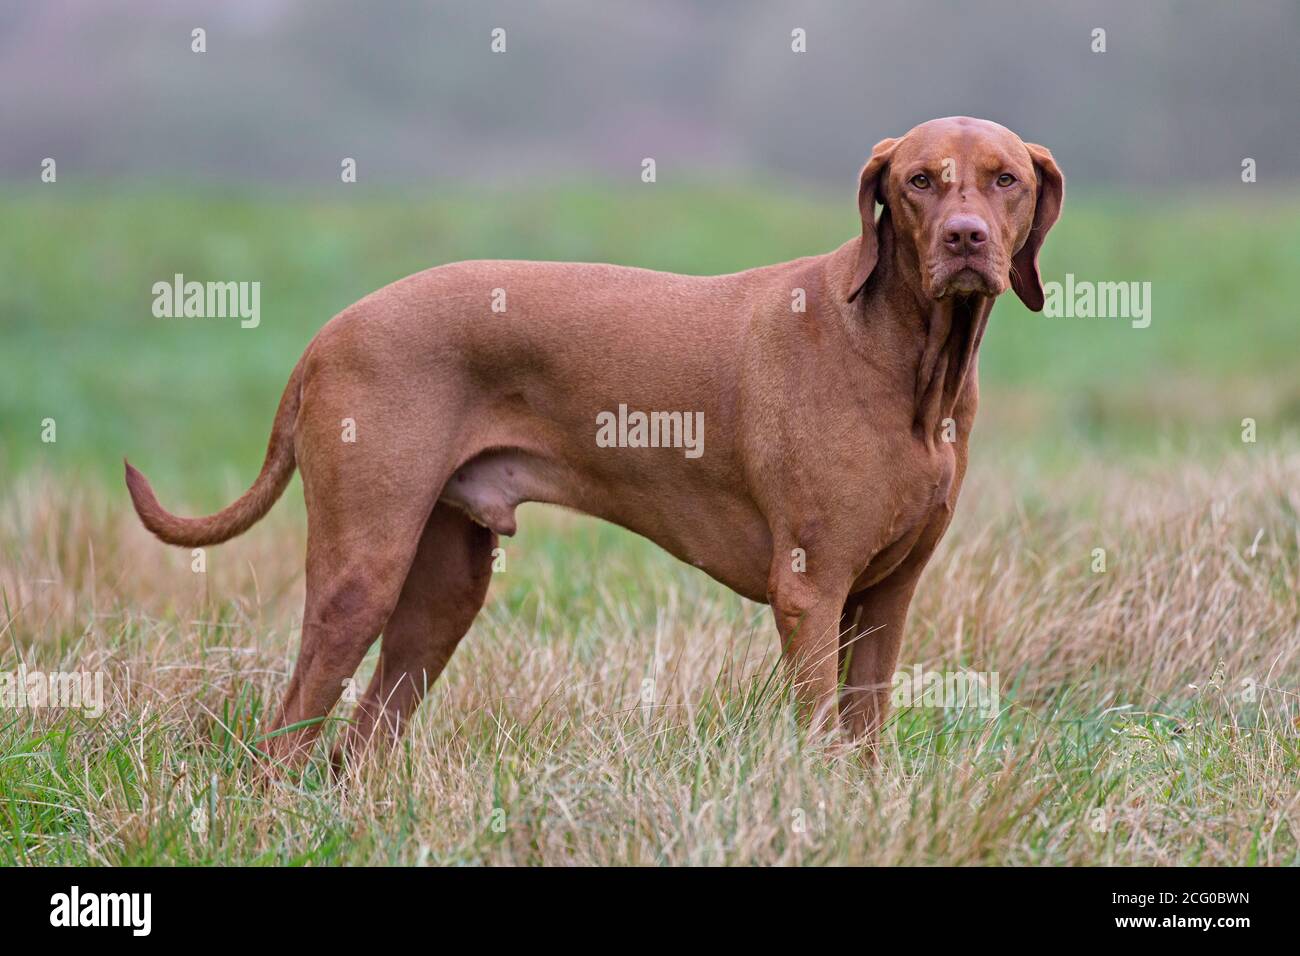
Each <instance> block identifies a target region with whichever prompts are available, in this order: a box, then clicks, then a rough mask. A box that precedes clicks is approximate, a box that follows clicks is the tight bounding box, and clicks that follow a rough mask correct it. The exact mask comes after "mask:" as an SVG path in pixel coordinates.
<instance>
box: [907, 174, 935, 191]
mask: <svg viewBox="0 0 1300 956" xmlns="http://www.w3.org/2000/svg"><path fill="white" fill-rule="evenodd" d="M908 182H910V183H911V184H912V185H913V186H915V187H916V188H917V189H929V188H930V177H929V176H927V175H926V174H925V173H917V174H916V175H915V176H913V177H912V178H911V179H909V180H908Z"/></svg>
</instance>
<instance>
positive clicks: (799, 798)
mask: <svg viewBox="0 0 1300 956" xmlns="http://www.w3.org/2000/svg"><path fill="white" fill-rule="evenodd" d="M1297 466H1300V453H1297V452H1295V451H1292V452H1290V453H1288V454H1285V455H1271V456H1268V455H1260V456H1256V455H1254V454H1253V452H1241V453H1239V454H1238V455H1237V456H1235V457H1234V458H1232V459H1229V460H1226V461H1224V462H1223V463H1221V465H1220V466H1218V467H1217V468H1213V469H1210V468H1202V467H1199V466H1189V467H1186V468H1183V469H1180V470H1171V469H1167V468H1164V467H1156V466H1155V465H1154V463H1153V464H1152V465H1150V466H1149V467H1146V468H1136V469H1135V468H1133V467H1131V466H1126V467H1124V468H1116V467H1114V466H1111V465H1107V464H1104V463H1102V462H1100V461H1092V462H1090V463H1089V467H1088V468H1087V469H1086V470H1083V471H1081V472H1079V473H1076V474H1075V475H1074V476H1073V477H1070V476H1058V477H1056V478H1054V479H1053V480H1052V481H1051V482H1050V487H1048V486H1040V485H1038V484H1036V483H1034V482H1032V481H1031V482H1028V483H1026V484H1022V485H1020V486H1018V487H1017V489H1016V491H1015V493H1013V492H1012V491H1011V490H1010V489H1009V488H1008V487H1007V485H1006V484H1005V482H1003V481H1001V480H1000V476H1001V472H1002V470H1003V467H1004V466H1001V465H999V466H997V467H977V468H976V469H975V470H974V473H973V474H972V476H971V481H970V485H969V486H968V488H967V490H966V492H965V496H966V502H965V504H966V508H965V513H963V514H962V515H961V516H960V518H959V522H958V525H957V527H956V528H955V529H954V530H953V532H952V534H951V536H950V539H949V541H947V542H946V543H945V547H944V548H943V550H942V551H941V553H940V555H939V556H938V557H937V558H936V561H935V564H934V565H933V566H932V568H931V570H930V571H929V572H928V575H927V578H926V579H925V581H924V583H923V585H922V588H921V590H920V593H919V595H918V598H917V601H916V604H915V606H914V609H913V615H912V619H911V626H910V632H911V633H910V637H909V639H908V641H907V643H906V645H905V650H904V659H903V662H902V664H903V665H904V666H906V667H911V666H912V665H913V664H916V665H919V666H921V667H923V668H925V669H927V670H935V671H953V670H962V669H972V670H977V671H984V672H997V674H998V675H999V679H1000V684H1001V701H1000V707H999V709H998V710H997V711H996V713H995V714H993V715H992V716H991V717H988V718H986V717H985V716H983V715H982V714H980V713H979V712H977V711H976V709H975V708H974V707H965V708H963V707H949V708H937V707H928V706H924V705H923V704H921V705H918V706H911V707H902V708H900V709H898V710H897V711H896V713H895V716H894V718H893V720H892V721H891V724H890V726H889V729H888V732H887V734H886V741H885V746H884V748H883V759H882V763H881V765H880V766H879V767H878V768H871V767H868V766H864V765H863V764H862V763H861V762H860V761H859V760H858V759H857V758H856V757H855V756H854V755H853V754H851V753H842V752H836V751H827V750H825V749H824V748H823V747H821V746H819V745H817V744H816V743H815V742H810V741H809V740H807V739H806V737H805V736H804V734H803V733H802V732H801V730H800V729H799V727H798V725H797V723H796V722H795V720H794V717H793V710H792V707H791V706H790V703H789V701H788V699H787V695H786V689H785V686H784V684H783V683H782V682H781V680H780V679H779V670H778V668H777V664H778V660H777V652H776V640H775V638H774V637H773V633H772V631H771V627H770V624H769V621H768V614H767V610H766V609H765V608H762V607H759V606H757V605H753V604H749V603H748V602H745V601H743V600H742V599H740V598H738V597H735V596H733V595H730V594H728V593H726V592H724V591H723V590H722V589H720V588H718V587H717V586H716V585H713V584H712V583H711V582H709V581H708V580H707V579H705V578H704V577H703V576H702V575H699V574H698V573H697V572H694V571H693V570H691V569H689V568H687V567H685V566H682V565H679V564H676V563H675V562H673V561H672V560H671V559H669V558H667V557H665V556H664V555H663V554H662V553H660V552H659V551H657V550H656V549H654V548H653V547H652V546H650V545H649V544H648V543H645V542H642V541H640V540H638V539H635V538H633V537H631V536H630V535H626V534H624V533H622V532H616V531H612V530H610V529H606V528H604V527H603V526H600V525H596V524H595V523H592V522H588V521H586V520H585V519H574V518H569V517H567V516H563V515H558V514H555V513H552V512H547V511H543V510H540V509H534V510H530V511H527V513H526V515H525V522H524V526H523V530H522V532H521V534H520V536H519V537H518V538H517V539H515V540H514V541H512V542H510V543H509V545H508V552H507V555H508V559H507V567H506V570H505V571H504V572H503V573H500V574H498V575H497V576H496V578H495V580H494V584H493V594H492V596H491V597H490V599H489V605H488V610H487V611H486V612H485V615H484V616H483V617H482V618H480V620H479V621H478V622H477V623H476V624H475V626H474V628H473V630H472V631H471V632H470V635H469V636H468V637H467V639H466V641H465V643H464V644H463V645H462V647H461V649H460V651H459V652H458V653H457V655H456V657H455V658H454V659H453V661H452V663H451V665H450V667H449V670H448V672H447V674H446V675H444V677H443V679H442V680H441V681H440V682H439V683H438V684H437V685H436V686H435V688H434V690H433V691H432V693H431V696H430V700H428V701H426V703H425V706H424V707H423V708H422V709H421V711H420V712H419V714H418V716H417V719H416V720H415V722H414V724H413V726H412V728H411V732H410V734H409V735H408V736H407V738H406V739H405V742H404V744H403V746H402V747H401V749H400V750H399V751H397V752H396V753H394V754H393V755H392V756H391V757H390V758H388V759H386V760H378V761H375V762H372V763H370V764H368V765H366V766H364V767H362V768H361V769H360V770H359V771H356V772H354V773H353V776H352V777H351V778H350V779H348V780H347V781H345V783H344V784H343V785H335V784H333V783H332V782H331V781H330V779H329V774H328V769H327V767H326V765H325V758H324V751H323V750H321V751H318V752H317V755H316V757H315V758H314V760H313V762H312V764H311V766H310V767H309V768H308V770H307V771H306V773H305V775H304V776H303V777H302V779H301V780H298V779H295V780H293V781H285V782H280V783H277V784H275V785H274V786H272V787H271V789H270V790H266V791H263V790H259V789H258V788H257V787H256V786H255V784H254V782H253V777H252V775H251V773H250V767H249V762H248V760H247V759H246V753H247V751H246V747H247V745H248V743H249V742H251V741H252V740H253V739H254V738H255V736H256V733H257V722H258V720H259V719H261V718H263V717H264V715H265V714H266V713H267V711H268V710H269V709H270V707H271V706H272V705H273V703H274V700H275V698H276V697H277V695H278V694H279V692H280V690H281V689H282V687H283V685H284V682H285V680H286V678H287V672H288V668H289V667H290V664H291V661H292V658H293V655H294V653H295V646H294V645H295V633H294V629H295V615H296V614H297V613H298V611H299V608H300V606H301V605H300V601H301V584H302V578H301V571H300V568H299V564H298V562H299V560H300V555H301V553H302V545H303V541H304V536H303V527H302V524H301V521H300V520H299V518H298V516H297V515H296V514H295V513H294V510H293V509H284V510H278V511H276V512H273V514H272V516H271V517H270V518H268V519H267V522H266V523H265V524H264V525H263V526H261V527H259V528H258V529H255V530H254V531H253V532H251V533H250V534H249V535H247V536H245V537H244V538H242V539H240V540H238V541H237V542H234V543H232V544H230V545H227V546H225V547H223V548H221V549H214V550H212V551H211V553H210V561H209V565H208V568H207V572H206V574H195V573H193V572H192V571H191V570H190V559H189V555H188V553H185V552H177V551H170V550H165V549H163V548H161V547H159V546H157V545H156V544H154V543H153V542H152V541H151V540H150V539H149V538H148V537H147V535H146V534H145V533H144V532H143V531H142V530H141V529H139V528H138V527H136V526H135V524H134V521H133V519H132V518H131V516H130V515H128V514H127V513H126V512H125V511H124V510H123V509H122V508H120V507H119V506H118V505H116V504H115V503H112V502H111V501H109V500H108V499H107V498H106V497H105V493H104V491H103V490H102V488H100V487H98V486H97V485H91V486H89V487H83V486H80V485H78V484H75V483H73V484H60V483H59V481H58V480H57V479H53V478H49V477H48V476H46V477H41V476H36V475H33V476H31V477H30V478H28V479H25V480H23V481H22V482H20V484H19V486H18V487H17V488H16V489H14V491H13V493H12V494H11V495H10V496H9V497H8V499H7V501H6V504H5V508H4V511H3V515H2V516H0V549H2V551H3V554H4V555H5V556H6V561H5V569H4V572H3V575H2V576H0V590H2V591H3V594H4V597H5V600H6V602H7V608H8V611H7V617H8V618H9V624H8V625H7V627H6V629H5V630H6V633H5V639H6V643H7V644H9V649H8V650H6V651H5V652H4V653H3V655H0V670H6V669H7V670H13V669H15V667H16V656H17V654H18V653H19V651H20V649H21V653H22V656H23V658H24V660H25V662H26V666H27V668H28V669H29V670H45V671H55V670H64V671H67V670H78V669H81V670H100V671H102V672H103V673H104V674H105V680H106V686H107V698H108V700H107V706H106V709H105V712H104V715H103V716H102V717H100V718H98V719H97V720H92V719H90V718H87V717H85V716H83V715H81V714H78V713H76V712H71V711H60V710H54V709H48V708H47V709H30V710H27V711H17V712H14V711H10V712H9V714H10V716H8V717H7V719H6V721H5V723H4V724H2V725H0V833H3V838H0V860H2V861H3V862H6V863H13V864H38V863H39V864H49V863H108V864H146V863H148V864H159V863H162V864H172V863H182V864H207V863H258V864H262V863H265V864H272V863H274V864H334V863H351V864H363V863H393V864H415V863H429V864H435V863H546V864H560V863H578V864H622V863H634V864H724V863H725V864H737V863H743V864H759V863H761V864H768V863H835V864H847V863H875V864H898V863H911V864H918V863H920V864H975V863H999V864H1030V863H1033V864H1044V863H1049V864H1062V863H1070V864H1141V865H1146V864H1229V863H1230V864H1295V863H1300V850H1298V849H1297V833H1298V832H1300V831H1298V830H1297V820H1298V819H1300V817H1298V814H1300V793H1298V792H1297V788H1296V786H1295V781H1296V779H1297V778H1298V776H1300V744H1298V743H1297V736H1296V720H1297V717H1296V715H1297V713H1298V712H1300V710H1298V708H1297V706H1296V696H1295V686H1296V676H1297V672H1298V671H1300V600H1298V599H1297V589H1296V586H1295V585H1296V579H1297V572H1298V569H1300V531H1298V528H1297V517H1296V515H1297V508H1300V492H1298V491H1297V486H1296V484H1295V482H1294V475H1295V473H1296V469H1297ZM1089 500H1091V501H1092V502H1093V503H1094V505H1095V508H1094V509H1093V510H1092V515H1091V516H1090V517H1086V516H1082V515H1084V514H1085V512H1086V511H1088V510H1089V509H1074V508H1067V507H1065V506H1062V505H1061V504H1057V503H1054V502H1061V501H1067V502H1074V501H1089ZM1094 547H1105V548H1106V549H1107V552H1108V562H1107V570H1106V572H1105V573H1104V574H1099V573H1094V572H1093V570H1092V567H1091V565H1092V557H1091V552H1092V548H1094ZM373 663H374V655H373V653H372V655H371V657H370V658H369V659H368V661H367V663H366V664H365V665H364V667H363V671H365V670H368V669H369V668H371V667H373ZM359 676H361V677H364V676H366V675H365V674H364V673H363V674H361V675H359ZM647 680H648V681H652V682H653V683H652V685H646V684H645V683H644V682H645V681H647ZM647 686H649V687H651V688H652V689H651V690H650V691H647V689H646V688H647ZM647 700H649V701H651V703H646V701H647ZM345 715H346V712H345V711H343V712H339V713H336V717H343V716H345ZM337 726H338V725H337V722H336V723H335V724H334V725H333V726H332V727H331V728H330V729H329V731H328V733H329V734H333V733H335V732H337Z"/></svg>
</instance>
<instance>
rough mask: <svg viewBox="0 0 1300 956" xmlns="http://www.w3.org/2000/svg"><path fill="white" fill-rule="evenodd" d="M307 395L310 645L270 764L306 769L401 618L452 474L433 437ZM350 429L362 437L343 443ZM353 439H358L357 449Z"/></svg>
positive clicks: (407, 420)
mask: <svg viewBox="0 0 1300 956" xmlns="http://www.w3.org/2000/svg"><path fill="white" fill-rule="evenodd" d="M307 381H308V391H307V392H306V393H305V394H304V403H303V404H304V408H305V409H307V410H308V411H309V412H310V414H308V415H306V416H305V417H300V419H299V424H298V434H297V445H298V455H297V458H298V462H299V468H300V470H301V473H302V478H303V492H304V497H305V498H306V501H307V598H306V603H305V605H304V608H303V620H302V645H301V649H300V650H299V653H298V661H297V663H296V664H295V666H294V671H293V676H292V678H291V679H290V681H289V687H288V690H287V691H286V692H285V696H284V702H283V703H282V705H281V707H280V710H279V715H278V717H277V718H276V721H275V724H274V726H273V729H272V730H271V731H270V733H269V735H268V736H267V737H266V738H265V740H264V741H263V743H262V745H261V749H262V750H264V751H265V752H266V753H267V754H268V756H270V757H271V759H272V760H273V761H276V762H287V763H288V764H290V765H294V764H299V763H301V762H303V761H304V760H305V758H306V756H307V754H308V753H309V751H310V749H311V746H312V744H313V743H314V742H315V740H316V737H317V736H318V735H319V733H320V729H321V723H322V721H323V720H324V719H325V718H326V717H327V716H328V715H329V712H330V710H331V709H332V708H333V707H334V705H335V704H336V703H337V702H338V699H339V697H340V695H341V694H342V692H343V688H344V682H345V681H346V680H347V679H348V678H350V677H352V676H353V674H354V673H355V672H356V669H357V667H358V666H359V665H360V663H361V660H362V658H363V657H364V656H365V654H366V651H367V649H368V648H369V647H370V645H371V644H373V643H374V641H375V639H376V638H377V637H378V636H379V632H380V631H381V630H382V629H383V627H384V625H385V624H386V623H387V622H388V619H389V616H390V615H391V614H392V613H393V610H394V608H396V607H397V604H398V598H399V596H400V595H401V592H402V587H403V583H404V582H405V581H406V577H407V573H408V572H409V571H410V569H411V565H412V563H413V562H414V560H415V556H416V551H417V549H418V547H419V544H420V539H421V537H422V536H423V533H424V529H425V526H426V524H427V523H428V521H429V516H430V514H431V513H432V511H433V507H434V504H435V502H436V500H437V497H438V491H439V489H440V488H441V487H442V485H443V484H445V482H446V480H447V476H448V474H449V473H450V470H451V465H450V463H448V462H445V461H442V460H440V459H439V456H438V454H437V449H439V448H440V447H442V445H443V444H445V443H444V442H443V440H442V437H441V436H439V435H435V434H432V431H433V429H432V428H431V427H428V426H425V425H423V423H422V422H421V421H419V420H412V418H411V417H410V416H408V415H403V414H401V413H399V412H398V411H396V410H394V409H392V408H390V407H380V406H379V405H378V403H377V402H376V401H375V400H374V398H373V397H370V396H362V397H357V396H356V394H355V391H353V392H350V393H344V391H343V390H342V389H340V388H338V387H337V379H336V380H335V382H334V383H332V385H333V386H334V387H333V388H332V389H324V388H321V389H318V390H317V391H316V392H315V393H313V392H312V391H311V378H310V374H309V376H308V379H307ZM340 423H343V427H344V428H347V427H353V426H354V427H355V429H356V431H355V433H354V434H353V433H348V432H344V433H343V435H342V436H341V434H340ZM349 439H354V440H352V441H350V440H349Z"/></svg>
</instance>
